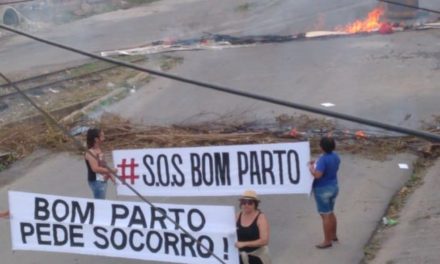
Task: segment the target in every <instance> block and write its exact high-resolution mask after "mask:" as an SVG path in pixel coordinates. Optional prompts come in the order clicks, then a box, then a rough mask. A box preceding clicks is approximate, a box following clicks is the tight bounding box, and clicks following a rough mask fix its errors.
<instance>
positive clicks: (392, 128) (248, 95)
mask: <svg viewBox="0 0 440 264" xmlns="http://www.w3.org/2000/svg"><path fill="white" fill-rule="evenodd" d="M0 28H2V29H5V30H7V31H10V32H14V33H16V34H18V35H21V36H25V37H27V38H30V39H33V40H36V41H38V42H42V43H46V44H48V45H51V46H54V47H58V48H61V49H65V50H69V51H72V52H74V53H78V54H81V55H84V56H87V57H91V58H95V59H98V60H103V61H107V62H110V63H114V64H118V65H120V66H125V67H127V68H131V69H134V70H138V71H141V72H146V73H149V74H152V75H156V76H161V77H164V78H168V79H172V80H175V81H179V82H184V83H189V84H193V85H195V86H199V87H204V88H209V89H212V90H216V91H221V92H224V93H228V94H234V95H238V96H241V97H246V98H252V99H256V100H259V101H264V102H268V103H272V104H276V105H281V106H286V107H289V108H294V109H300V110H304V111H307V112H311V113H315V114H320V115H326V116H331V117H335V118H338V119H343V120H347V121H351V122H355V123H360V124H365V125H369V126H373V127H378V128H382V129H385V130H390V131H394V132H398V133H401V134H406V135H411V136H415V137H419V138H423V139H426V140H429V141H434V142H440V136H439V135H436V134H433V133H429V132H425V131H418V130H414V129H409V128H403V127H399V126H394V125H389V124H385V123H381V122H378V121H374V120H369V119H365V118H360V117H355V116H351V115H347V114H342V113H338V112H332V111H328V110H324V109H319V108H315V107H311V106H307V105H302V104H297V103H292V102H288V101H283V100H280V99H276V98H270V97H267V96H262V95H257V94H252V93H248V92H244V91H239V90H233V89H231V88H227V87H222V86H219V85H215V84H210V83H205V82H200V81H196V80H192V79H188V78H184V77H180V76H177V75H172V74H167V73H163V72H160V71H155V70H150V69H147V68H144V67H140V66H138V65H135V64H132V63H127V62H123V61H119V60H115V59H111V58H106V57H101V56H99V55H96V54H93V53H89V52H86V51H83V50H79V49H75V48H72V47H69V46H66V45H63V44H60V43H56V42H53V41H49V40H46V39H43V38H39V37H36V36H34V35H31V34H28V33H25V32H22V31H19V30H17V29H13V28H11V27H8V26H5V25H0Z"/></svg>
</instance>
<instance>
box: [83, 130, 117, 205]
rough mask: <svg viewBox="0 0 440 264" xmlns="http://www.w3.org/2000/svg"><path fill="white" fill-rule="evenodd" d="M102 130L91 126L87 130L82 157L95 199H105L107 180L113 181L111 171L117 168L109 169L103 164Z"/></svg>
mask: <svg viewBox="0 0 440 264" xmlns="http://www.w3.org/2000/svg"><path fill="white" fill-rule="evenodd" d="M104 139H105V137H104V132H102V130H101V129H97V128H91V129H89V130H88V131H87V149H88V151H87V152H86V153H85V155H84V159H85V162H86V167H87V181H88V184H89V186H90V189H91V190H92V192H93V197H94V198H96V199H105V193H106V190H107V180H108V179H110V180H111V181H112V182H113V183H115V179H114V178H113V176H112V173H117V169H113V170H112V169H109V168H107V167H106V166H105V161H104V159H103V156H104V154H103V152H102V150H101V143H102V142H103V141H104Z"/></svg>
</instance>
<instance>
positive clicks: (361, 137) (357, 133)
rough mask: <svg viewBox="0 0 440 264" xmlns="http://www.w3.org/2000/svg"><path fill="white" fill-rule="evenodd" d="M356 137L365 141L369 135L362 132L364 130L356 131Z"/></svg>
mask: <svg viewBox="0 0 440 264" xmlns="http://www.w3.org/2000/svg"><path fill="white" fill-rule="evenodd" d="M354 135H355V136H356V139H365V138H367V135H365V132H364V131H362V130H358V131H356V133H354Z"/></svg>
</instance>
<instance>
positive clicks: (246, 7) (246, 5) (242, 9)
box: [235, 2, 251, 12]
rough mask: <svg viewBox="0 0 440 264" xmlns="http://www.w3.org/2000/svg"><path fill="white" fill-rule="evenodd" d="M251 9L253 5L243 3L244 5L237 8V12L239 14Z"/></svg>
mask: <svg viewBox="0 0 440 264" xmlns="http://www.w3.org/2000/svg"><path fill="white" fill-rule="evenodd" d="M250 8H251V4H250V3H248V2H246V3H243V4H241V5H239V6H237V7H236V8H235V10H236V11H238V12H245V11H248V10H249V9H250Z"/></svg>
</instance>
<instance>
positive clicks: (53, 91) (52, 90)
mask: <svg viewBox="0 0 440 264" xmlns="http://www.w3.org/2000/svg"><path fill="white" fill-rule="evenodd" d="M49 91H50V92H52V93H56V94H57V93H59V92H60V91H58V90H55V89H52V88H49Z"/></svg>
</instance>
